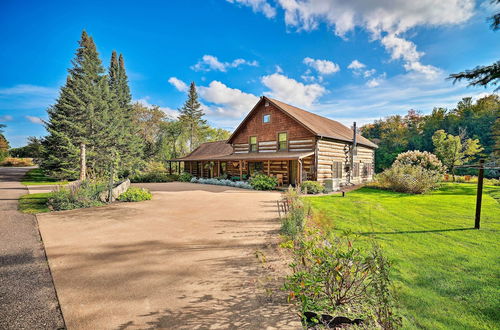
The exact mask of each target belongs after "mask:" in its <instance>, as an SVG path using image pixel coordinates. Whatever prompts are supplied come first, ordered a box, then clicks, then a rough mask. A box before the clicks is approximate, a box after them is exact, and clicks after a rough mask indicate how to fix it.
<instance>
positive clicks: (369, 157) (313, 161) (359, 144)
mask: <svg viewBox="0 0 500 330" xmlns="http://www.w3.org/2000/svg"><path fill="white" fill-rule="evenodd" d="M353 146H354V147H353ZM375 148H377V145H376V144H374V143H373V142H371V141H369V140H368V139H366V138H364V137H362V136H361V135H359V134H356V135H354V133H353V130H351V129H350V128H348V127H346V126H344V125H342V124H341V123H339V122H337V121H334V120H331V119H328V118H325V117H322V116H319V115H316V114H314V113H311V112H308V111H305V110H303V109H300V108H297V107H294V106H291V105H289V104H286V103H283V102H281V101H278V100H275V99H272V98H269V97H266V96H263V97H261V98H260V100H259V102H257V104H256V105H255V106H254V108H253V109H252V110H251V111H250V112H249V113H248V115H247V116H246V118H245V119H244V120H243V121H242V122H241V123H240V125H239V126H238V127H237V128H236V130H235V131H234V132H233V134H232V135H231V137H230V138H229V139H228V140H227V141H218V142H207V143H203V144H202V145H200V146H199V147H198V148H196V149H195V150H194V151H193V152H191V153H190V154H189V155H187V156H185V157H182V158H178V159H174V160H172V161H176V162H180V163H183V168H184V171H185V172H188V173H191V174H192V175H193V176H196V177H204V178H213V177H218V176H221V175H223V174H227V175H228V176H229V177H235V176H237V177H240V178H241V177H243V178H245V177H248V176H252V175H254V174H255V173H258V172H262V173H264V174H267V175H271V176H275V177H277V178H278V180H279V183H280V184H282V185H285V186H287V185H289V184H291V185H295V184H299V183H300V182H302V181H305V180H315V181H319V182H322V183H326V184H327V185H328V184H329V185H331V186H332V187H331V188H332V189H336V188H338V187H341V186H344V185H346V184H357V183H361V182H366V181H370V180H371V179H372V175H373V169H374V151H375Z"/></svg>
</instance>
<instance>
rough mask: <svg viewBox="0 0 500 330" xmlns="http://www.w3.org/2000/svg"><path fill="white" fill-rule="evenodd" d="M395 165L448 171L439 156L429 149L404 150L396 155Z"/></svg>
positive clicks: (440, 171)
mask: <svg viewBox="0 0 500 330" xmlns="http://www.w3.org/2000/svg"><path fill="white" fill-rule="evenodd" d="M393 165H413V166H419V167H422V168H423V169H425V170H428V171H437V172H439V173H445V172H446V167H444V166H443V163H441V161H440V160H439V158H437V156H436V155H434V154H432V153H430V152H428V151H419V150H412V151H407V152H402V153H400V154H399V155H398V156H397V157H396V160H395V161H394V163H393Z"/></svg>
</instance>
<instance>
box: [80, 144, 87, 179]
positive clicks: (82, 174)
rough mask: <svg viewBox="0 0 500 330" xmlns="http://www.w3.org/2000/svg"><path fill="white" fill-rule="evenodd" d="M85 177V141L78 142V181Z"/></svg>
mask: <svg viewBox="0 0 500 330" xmlns="http://www.w3.org/2000/svg"><path fill="white" fill-rule="evenodd" d="M86 178H87V159H86V154H85V143H83V142H82V143H80V181H84V180H85V179H86Z"/></svg>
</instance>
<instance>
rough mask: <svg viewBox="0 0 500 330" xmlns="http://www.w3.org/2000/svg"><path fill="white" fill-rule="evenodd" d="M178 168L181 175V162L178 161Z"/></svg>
mask: <svg viewBox="0 0 500 330" xmlns="http://www.w3.org/2000/svg"><path fill="white" fill-rule="evenodd" d="M177 168H178V170H179V175H181V162H180V161H179V162H177Z"/></svg>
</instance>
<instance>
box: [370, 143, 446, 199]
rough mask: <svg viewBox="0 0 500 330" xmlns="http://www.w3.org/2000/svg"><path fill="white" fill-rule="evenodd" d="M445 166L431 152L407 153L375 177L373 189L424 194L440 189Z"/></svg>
mask: <svg viewBox="0 0 500 330" xmlns="http://www.w3.org/2000/svg"><path fill="white" fill-rule="evenodd" d="M444 171H445V168H444V166H443V165H442V163H441V161H439V159H437V157H436V156H435V155H433V154H431V153H429V152H421V151H418V150H414V151H407V152H404V153H401V154H399V155H398V156H397V158H396V161H394V164H392V166H391V167H390V168H388V169H386V170H385V171H384V172H382V173H380V174H378V175H377V176H375V182H374V183H373V184H371V186H372V187H377V188H382V189H388V190H393V191H397V192H404V193H410V194H423V193H425V192H427V191H429V190H431V189H435V188H437V187H438V185H439V182H440V181H441V179H442V178H443V173H444Z"/></svg>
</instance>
